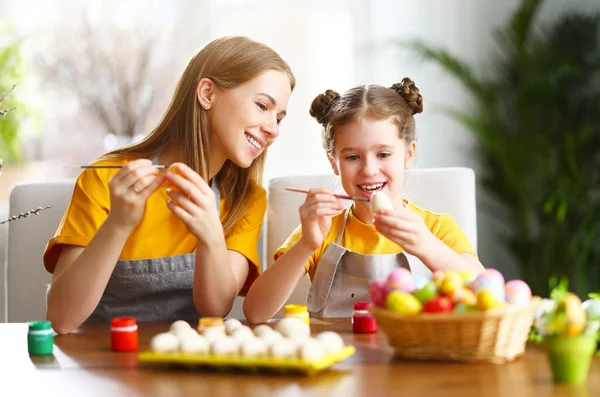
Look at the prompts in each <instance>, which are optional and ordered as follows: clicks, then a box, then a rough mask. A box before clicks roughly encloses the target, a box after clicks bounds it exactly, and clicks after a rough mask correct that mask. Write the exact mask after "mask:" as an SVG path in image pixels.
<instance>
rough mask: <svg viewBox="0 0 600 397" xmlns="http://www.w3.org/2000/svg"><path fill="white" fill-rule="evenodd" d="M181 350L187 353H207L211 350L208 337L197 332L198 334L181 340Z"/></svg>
mask: <svg viewBox="0 0 600 397" xmlns="http://www.w3.org/2000/svg"><path fill="white" fill-rule="evenodd" d="M179 350H181V352H182V353H186V354H206V353H208V350H209V345H208V342H207V341H206V339H205V338H204V337H203V336H201V335H198V334H196V336H192V335H190V336H188V337H186V338H185V339H182V340H181V341H180V342H179Z"/></svg>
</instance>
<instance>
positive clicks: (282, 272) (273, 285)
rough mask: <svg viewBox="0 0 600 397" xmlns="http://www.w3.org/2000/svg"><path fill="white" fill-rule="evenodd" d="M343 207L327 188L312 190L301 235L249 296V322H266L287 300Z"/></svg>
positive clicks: (246, 310) (303, 211) (302, 217)
mask: <svg viewBox="0 0 600 397" xmlns="http://www.w3.org/2000/svg"><path fill="white" fill-rule="evenodd" d="M341 209H343V207H342V204H341V203H340V201H339V200H338V199H337V198H335V197H334V196H333V195H332V193H331V192H329V191H328V190H325V189H312V190H311V191H310V192H309V193H308V195H307V196H306V200H305V201H304V203H303V204H302V206H300V208H299V212H300V221H301V222H302V236H301V237H300V238H299V239H298V241H297V242H296V243H295V244H294V245H293V246H292V247H290V249H289V250H287V251H286V252H285V253H284V254H283V255H282V256H281V257H279V258H278V259H277V261H276V262H275V263H274V264H273V265H272V266H271V267H269V268H268V269H267V270H266V271H265V272H264V273H263V274H261V275H260V277H259V278H258V279H256V281H254V284H252V287H250V290H249V291H248V294H247V295H246V299H245V300H244V314H245V315H246V319H248V321H249V322H250V323H253V324H256V323H264V322H265V321H267V320H268V319H270V318H271V317H273V316H274V315H275V313H277V312H278V311H279V309H281V307H282V306H283V305H284V304H285V302H286V301H287V300H288V298H289V297H290V295H291V294H292V292H293V291H294V289H295V288H296V286H297V285H298V283H299V282H300V280H301V279H302V277H303V276H304V274H305V273H306V270H305V268H304V265H305V264H306V262H307V261H308V260H309V258H310V256H311V255H312V254H313V253H314V252H315V250H317V249H318V248H319V247H320V246H321V244H323V241H324V240H325V236H326V235H327V233H328V232H329V229H330V228H331V218H332V217H333V215H335V214H336V213H338V212H339V211H340V210H341Z"/></svg>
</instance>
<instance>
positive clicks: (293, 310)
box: [283, 305, 308, 315]
mask: <svg viewBox="0 0 600 397" xmlns="http://www.w3.org/2000/svg"><path fill="white" fill-rule="evenodd" d="M304 313H308V308H307V307H306V305H285V307H284V308H283V314H284V315H286V314H288V315H292V314H304Z"/></svg>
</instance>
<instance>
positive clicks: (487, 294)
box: [477, 288, 505, 310]
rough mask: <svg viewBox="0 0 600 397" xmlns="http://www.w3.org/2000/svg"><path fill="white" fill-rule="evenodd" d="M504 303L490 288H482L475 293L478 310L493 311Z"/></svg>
mask: <svg viewBox="0 0 600 397" xmlns="http://www.w3.org/2000/svg"><path fill="white" fill-rule="evenodd" d="M504 303H505V302H504V299H503V298H501V297H499V296H498V294H497V293H496V291H495V290H493V289H491V288H482V289H480V290H479V291H477V308H478V309H479V310H488V309H493V308H495V307H499V306H501V305H503V304H504Z"/></svg>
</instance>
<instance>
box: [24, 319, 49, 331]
mask: <svg viewBox="0 0 600 397" xmlns="http://www.w3.org/2000/svg"><path fill="white" fill-rule="evenodd" d="M48 329H52V323H51V322H50V321H46V320H43V321H30V322H29V330H30V331H45V330H48Z"/></svg>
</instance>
